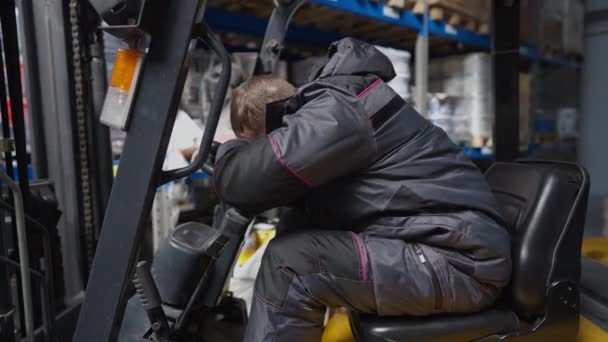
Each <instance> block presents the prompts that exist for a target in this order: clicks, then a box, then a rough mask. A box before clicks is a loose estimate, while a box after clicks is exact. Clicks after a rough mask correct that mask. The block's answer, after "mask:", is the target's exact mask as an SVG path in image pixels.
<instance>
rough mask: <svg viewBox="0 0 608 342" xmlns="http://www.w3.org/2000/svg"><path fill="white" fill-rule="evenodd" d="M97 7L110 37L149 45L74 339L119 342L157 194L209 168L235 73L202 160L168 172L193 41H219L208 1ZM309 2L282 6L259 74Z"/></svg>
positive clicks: (110, 1) (216, 110)
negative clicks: (209, 21)
mask: <svg viewBox="0 0 608 342" xmlns="http://www.w3.org/2000/svg"><path fill="white" fill-rule="evenodd" d="M90 2H91V4H92V6H93V7H94V8H95V9H96V11H97V12H98V14H99V15H100V16H101V17H102V19H103V20H104V21H105V22H106V23H107V24H108V25H109V26H108V27H104V29H105V30H107V31H108V32H110V33H112V34H114V35H116V36H118V37H120V38H122V39H124V40H127V41H131V42H134V41H138V42H141V41H142V40H144V41H146V42H149V46H148V49H147V54H146V58H145V61H144V63H143V65H142V67H141V74H140V79H139V83H138V88H137V90H136V92H137V93H136V96H135V97H134V103H133V107H132V109H131V113H130V115H131V118H130V122H129V125H128V127H127V128H126V130H127V139H126V142H125V145H124V149H123V153H122V156H121V159H120V168H119V171H118V174H117V176H116V179H115V181H114V186H113V189H112V193H111V195H110V200H109V202H108V205H107V210H106V215H105V218H104V221H103V226H102V230H101V235H100V238H99V243H98V245H97V250H96V254H95V258H94V261H93V266H92V269H91V273H90V277H89V282H88V288H87V291H86V295H85V299H84V303H83V306H82V310H81V313H80V317H79V320H78V325H77V328H76V332H75V335H74V338H73V340H74V341H91V342H93V341H100V342H101V341H104V342H105V341H115V340H116V339H117V336H118V333H119V328H120V324H121V321H122V317H123V314H124V308H125V304H126V300H127V298H126V297H127V292H126V288H127V284H128V283H129V282H130V280H131V278H132V276H133V270H134V266H135V262H136V259H137V254H138V253H137V252H138V250H139V245H140V241H141V239H142V236H143V231H144V230H145V224H146V221H147V219H148V215H149V213H150V210H151V206H152V201H153V198H154V193H155V189H156V187H158V186H160V185H161V184H164V183H166V182H169V181H173V180H176V179H179V178H183V177H187V176H189V175H190V174H192V173H194V172H195V171H197V170H198V169H200V168H201V167H203V164H204V163H205V162H206V160H207V157H208V156H209V151H210V150H211V144H212V139H213V136H214V134H215V129H216V126H217V122H218V120H219V114H220V112H221V108H222V105H223V102H224V97H225V91H226V89H227V86H228V82H227V80H228V79H229V78H230V76H229V75H230V74H229V70H230V68H229V67H228V68H223V69H224V70H223V75H222V78H223V79H226V75H228V77H227V79H226V82H220V87H219V88H221V89H220V91H219V92H218V94H216V99H214V101H213V102H214V103H213V104H212V106H211V107H212V108H211V113H210V115H209V121H208V123H207V125H206V127H205V131H204V135H203V139H202V140H201V146H200V153H199V156H198V157H197V158H196V159H195V160H193V161H192V163H191V164H190V165H189V166H187V167H184V168H182V169H177V170H170V171H161V166H162V163H163V159H164V156H165V153H166V150H167V145H168V143H169V137H170V134H171V130H172V127H173V123H174V121H175V116H176V112H177V107H178V104H179V100H180V97H181V93H182V89H183V86H184V81H185V76H186V72H187V65H186V61H187V57H188V53H189V49H190V47H191V46H192V41H193V39H195V38H197V37H199V38H201V37H207V38H209V37H210V36H211V33H210V32H209V31H208V29H207V28H206V25H204V23H203V15H204V10H205V6H206V1H205V0H175V1H164V0H128V1H125V0H90ZM304 2H305V1H304V0H296V1H294V0H282V1H278V3H277V4H278V7H277V8H276V9H275V11H274V12H273V14H272V16H271V20H270V23H269V25H268V29H267V32H266V38H265V39H264V43H263V45H262V50H261V53H260V55H259V57H258V61H257V64H256V73H257V74H266V73H270V72H272V70H273V69H274V68H275V66H276V62H277V60H278V58H279V55H280V52H281V50H282V48H283V46H282V44H283V40H284V39H285V34H286V30H287V26H288V24H289V20H290V19H291V17H292V16H293V14H294V13H295V11H296V10H297V9H298V8H299V7H300V6H301V5H302V4H303V3H304ZM206 35H209V36H206ZM203 40H204V39H203ZM207 43H208V45H213V39H208V41H207ZM220 46H221V43H220ZM211 47H213V46H211ZM227 58H228V57H227V56H226V57H225V58H223V59H227ZM226 64H227V65H228V66H229V65H230V63H229V60H228V63H224V65H226ZM225 70H226V72H225ZM224 83H225V84H224ZM219 289H220V290H221V287H219Z"/></svg>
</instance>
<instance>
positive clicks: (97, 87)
mask: <svg viewBox="0 0 608 342" xmlns="http://www.w3.org/2000/svg"><path fill="white" fill-rule="evenodd" d="M92 38H93V41H92V42H91V44H90V49H89V50H90V56H91V62H90V65H91V67H90V68H91V100H92V105H93V106H92V107H93V111H92V113H91V124H90V125H89V126H90V127H91V131H92V132H91V133H92V134H91V139H90V140H92V143H93V147H94V149H93V151H92V154H93V158H91V164H93V165H91V166H92V167H91V168H92V169H95V170H96V172H95V176H96V177H95V179H94V182H95V190H96V191H95V192H94V193H95V202H96V203H95V205H96V210H95V214H96V216H98V217H96V221H97V222H96V226H97V227H101V223H102V221H103V214H104V213H105V211H106V204H107V203H108V199H109V198H110V191H111V189H112V181H113V180H114V174H113V170H112V161H113V158H112V146H111V140H110V129H109V128H108V127H107V126H105V125H102V124H101V123H100V122H99V116H100V115H101V109H102V107H103V101H104V99H105V96H106V90H107V87H108V84H107V79H106V74H107V73H106V61H105V58H104V53H103V50H104V48H103V38H102V34H101V32H93V33H92ZM96 238H99V237H96Z"/></svg>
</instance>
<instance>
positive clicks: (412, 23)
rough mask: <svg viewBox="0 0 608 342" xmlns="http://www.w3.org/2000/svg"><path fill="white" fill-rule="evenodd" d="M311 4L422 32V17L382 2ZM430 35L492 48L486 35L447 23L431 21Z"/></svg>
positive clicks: (325, 0) (342, 0)
mask: <svg viewBox="0 0 608 342" xmlns="http://www.w3.org/2000/svg"><path fill="white" fill-rule="evenodd" d="M309 1H310V2H311V3H316V4H319V5H323V6H327V7H331V8H335V9H338V10H341V11H344V12H349V13H353V14H357V15H360V16H364V17H368V18H372V19H376V20H380V21H385V22H387V23H391V24H395V25H399V26H403V27H406V28H410V29H413V30H416V31H421V30H422V25H423V23H422V17H421V16H419V15H416V14H415V13H413V12H412V11H409V10H405V9H401V10H397V9H394V8H393V7H390V6H387V5H385V4H383V3H380V2H370V1H361V0H309ZM428 29H429V34H430V35H431V36H439V37H443V38H448V39H451V40H455V41H458V42H461V43H465V44H469V45H474V46H477V47H482V48H489V47H490V38H489V36H488V35H486V34H480V33H477V32H474V31H470V30H467V29H464V28H459V27H455V26H452V25H449V24H447V23H444V22H441V21H438V20H430V21H429V28H428Z"/></svg>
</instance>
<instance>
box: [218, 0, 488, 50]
mask: <svg viewBox="0 0 608 342" xmlns="http://www.w3.org/2000/svg"><path fill="white" fill-rule="evenodd" d="M208 1H209V2H208V5H209V7H215V8H221V9H224V10H227V11H234V12H239V13H244V14H247V15H252V16H257V17H264V18H268V17H269V16H270V14H271V13H272V10H273V9H274V5H273V1H271V0H263V1H261V0H260V1H251V0H208ZM416 1H417V0H377V2H383V3H385V4H387V5H390V6H393V7H398V6H405V8H407V9H408V10H412V9H413V6H415V4H416ZM466 1H471V0H466ZM475 1H478V0H475ZM292 23H293V25H298V26H303V27H311V28H316V29H318V30H321V31H327V32H337V33H340V34H342V35H344V36H352V37H356V38H358V39H362V40H365V41H367V42H369V43H372V44H380V45H388V46H392V47H397V48H402V49H413V48H414V47H415V43H416V37H417V32H416V31H415V30H412V29H409V28H406V27H402V26H398V25H394V24H391V23H388V22H385V21H380V20H374V19H371V18H368V17H365V16H359V15H356V14H353V13H348V12H344V11H340V10H338V9H334V8H331V7H327V6H323V5H319V4H315V3H310V2H308V3H305V4H304V5H303V6H302V7H301V8H300V10H299V11H298V12H297V13H296V15H295V16H294V18H293V20H292ZM239 36H240V38H239ZM224 37H226V38H229V39H230V40H231V41H232V42H234V43H235V45H238V44H241V43H245V42H246V41H247V40H249V41H250V42H252V43H254V44H256V45H259V41H260V39H259V38H257V39H256V38H254V37H250V36H248V35H246V34H244V35H243V34H241V35H224ZM430 44H431V47H432V48H433V50H436V49H440V50H448V51H453V50H454V49H456V48H457V47H456V44H454V42H453V41H451V40H449V39H445V38H443V37H440V36H431V37H430ZM294 46H295V45H294V44H293V43H292V44H289V46H288V49H289V50H290V51H295V50H296V49H294ZM306 47H307V46H306V45H305V44H298V48H302V49H303V50H305V49H304V48H306ZM318 48H319V47H318V46H316V47H315V46H308V49H309V50H315V51H317V50H318ZM458 49H460V48H458ZM437 51H439V50H437ZM458 51H459V52H463V51H461V50H458ZM440 55H443V53H441V54H440Z"/></svg>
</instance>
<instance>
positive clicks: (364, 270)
mask: <svg viewBox="0 0 608 342" xmlns="http://www.w3.org/2000/svg"><path fill="white" fill-rule="evenodd" d="M350 233H351V234H353V237H354V238H355V243H356V244H357V249H358V250H359V257H361V269H362V273H363V275H362V277H361V280H363V281H366V280H367V264H366V263H365V254H363V244H362V242H361V238H360V237H359V235H357V234H355V233H354V232H350Z"/></svg>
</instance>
